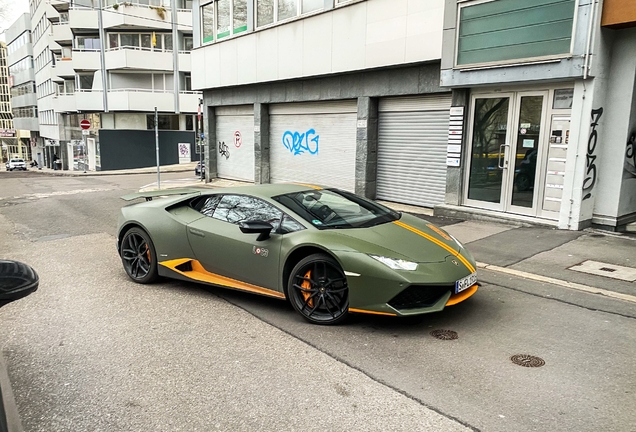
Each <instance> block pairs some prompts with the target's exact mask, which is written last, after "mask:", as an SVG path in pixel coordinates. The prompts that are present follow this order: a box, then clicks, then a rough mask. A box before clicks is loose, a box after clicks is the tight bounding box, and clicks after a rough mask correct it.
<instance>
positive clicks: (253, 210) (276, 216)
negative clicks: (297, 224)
mask: <svg viewBox="0 0 636 432" xmlns="http://www.w3.org/2000/svg"><path fill="white" fill-rule="evenodd" d="M282 216H283V212H282V211H280V210H279V209H277V208H276V207H274V206H273V205H271V204H268V203H266V202H265V201H263V200H261V199H258V198H254V197H251V196H246V195H224V196H223V198H221V201H220V202H219V203H218V205H217V206H216V209H215V210H214V214H213V215H212V217H213V218H214V219H218V220H222V221H225V222H229V223H232V224H239V223H240V222H247V221H264V222H269V223H270V224H272V226H273V227H274V229H273V230H277V229H278V226H279V225H280V221H281V218H282Z"/></svg>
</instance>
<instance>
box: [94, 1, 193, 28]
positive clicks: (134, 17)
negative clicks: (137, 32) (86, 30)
mask: <svg viewBox="0 0 636 432" xmlns="http://www.w3.org/2000/svg"><path fill="white" fill-rule="evenodd" d="M127 5H128V6H127ZM105 9H106V10H107V11H108V12H106V13H104V14H102V20H103V23H104V28H105V29H127V30H130V29H131V28H135V27H137V28H152V29H162V30H171V29H172V25H171V24H170V10H168V9H164V8H161V7H151V6H147V5H140V4H134V3H132V4H131V3H130V2H124V3H121V4H119V5H118V7H117V9H115V8H113V7H112V6H109V7H107V8H105ZM124 14H125V15H124ZM162 15H163V16H162ZM162 21H163V22H162ZM188 24H189V26H190V28H192V13H190V22H189V23H188Z"/></svg>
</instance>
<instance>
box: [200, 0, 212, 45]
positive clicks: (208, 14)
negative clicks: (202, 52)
mask: <svg viewBox="0 0 636 432" xmlns="http://www.w3.org/2000/svg"><path fill="white" fill-rule="evenodd" d="M201 21H202V25H201V26H202V27H203V28H202V34H203V43H207V42H212V41H213V40H214V2H212V3H208V4H205V5H203V6H201Z"/></svg>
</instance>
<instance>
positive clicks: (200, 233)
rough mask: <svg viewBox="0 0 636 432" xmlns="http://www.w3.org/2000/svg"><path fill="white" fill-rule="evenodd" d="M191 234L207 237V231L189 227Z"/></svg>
mask: <svg viewBox="0 0 636 432" xmlns="http://www.w3.org/2000/svg"><path fill="white" fill-rule="evenodd" d="M189 231H190V234H192V235H195V236H199V237H205V233H204V232H203V231H199V230H197V229H194V228H189Z"/></svg>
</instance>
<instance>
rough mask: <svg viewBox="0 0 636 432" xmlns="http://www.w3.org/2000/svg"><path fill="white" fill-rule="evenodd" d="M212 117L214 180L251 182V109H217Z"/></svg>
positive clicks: (242, 107)
mask: <svg viewBox="0 0 636 432" xmlns="http://www.w3.org/2000/svg"><path fill="white" fill-rule="evenodd" d="M215 113H216V141H217V143H216V144H217V148H216V151H217V155H216V168H217V170H218V176H219V177H220V178H227V179H232V180H243V181H254V107H253V106H252V105H246V106H234V107H218V108H216V110H215Z"/></svg>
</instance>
